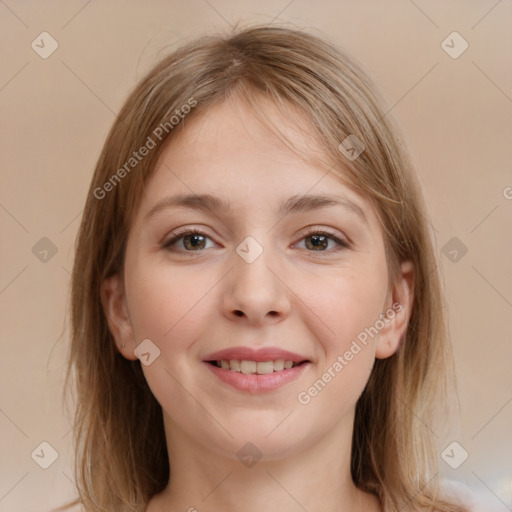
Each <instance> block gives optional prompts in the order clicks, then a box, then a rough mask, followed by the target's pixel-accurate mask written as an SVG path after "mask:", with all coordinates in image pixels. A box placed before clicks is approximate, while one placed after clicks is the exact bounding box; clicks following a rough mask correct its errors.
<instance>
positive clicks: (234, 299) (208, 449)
mask: <svg viewBox="0 0 512 512" xmlns="http://www.w3.org/2000/svg"><path fill="white" fill-rule="evenodd" d="M281 129H282V131H283V132H284V133H286V134H287V135H288V136H289V137H291V138H292V140H293V141H294V142H295V144H296V145H297V147H306V148H307V147H311V146H312V143H311V141H312V138H311V135H310V134H308V133H307V130H305V129H304V127H303V126H302V127H301V129H300V130H297V129H294V128H293V126H292V125H290V124H288V125H285V124H284V122H283V123H281ZM327 171H328V169H327V170H326V169H320V168H318V167H315V166H313V165H311V164H308V163H306V162H305V161H303V160H302V159H300V158H299V157H298V156H297V155H296V154H294V153H293V152H292V151H290V149H289V148H287V147H286V146H285V145H284V144H283V143H282V142H281V141H280V140H279V139H278V138H277V137H276V136H275V135H274V134H272V133H271V132H270V131H269V130H268V128H266V127H265V126H263V125H262V124H260V123H259V122H258V121H257V120H256V119H255V118H254V115H253V114H252V113H251V112H250V111H249V110H248V109H247V107H245V106H244V105H243V104H242V103H238V102H233V103H229V102H226V103H221V104H220V105H217V106H215V107H213V108H210V109H209V110H207V111H206V112H205V113H204V114H203V115H201V116H200V117H196V118H193V119H191V120H187V124H186V129H185V130H184V131H183V132H180V133H178V134H177V136H176V137H175V138H173V139H172V140H171V142H170V144H169V145H168V147H167V148H166V149H165V151H164V153H163V155H162V158H161V159H160V162H159V164H158V166H157V168H156V170H155V172H154V174H153V175H152V177H151V178H150V179H149V181H148V185H147V188H146V190H145V192H144V196H143V200H142V203H141V205H140V208H139V210H138V212H137V213H136V215H135V217H134V221H133V223H132V226H131V230H130V233H129V237H128V243H127V248H126V260H125V268H124V274H123V275H122V276H113V277H111V278H109V279H108V280H106V281H105V282H104V284H103V287H102V301H103V306H104V309H105V312H106V315H107V317H108V321H109V327H110V330H111V332H112V334H113V336H114V338H115V342H116V345H117V347H118V349H119V351H120V352H121V353H122V354H123V355H124V357H126V358H128V359H131V360H134V359H136V356H135V355H134V349H135V348H136V347H137V345H139V344H140V343H141V342H142V340H145V339H150V340H151V341H152V342H153V343H154V344H155V345H156V346H157V347H158V348H159V350H160V356H159V357H158V358H156V359H155V361H154V362H153V363H152V364H150V365H148V366H144V365H143V366H142V367H143V370H144V374H145V377H146V379H147V382H148V384H149V386H150V388H151V390H152V392H153V394H154V396H155V397H156V399H157V400H158V401H159V403H160V404H161V406H162V408H163V414H164V424H165V430H166V439H167V446H168V451H169V456H170V465H171V479H170V482H169V484H168V486H167V487H166V489H165V490H164V491H163V492H162V493H160V494H159V495H157V496H155V497H153V498H152V499H151V501H150V503H149V505H148V508H147V510H148V511H149V512H160V511H187V510H189V511H193V510H198V511H201V512H203V511H204V512H209V511H232V510H239V509H240V508H241V506H242V508H243V510H245V511H247V512H256V511H258V512H260V511H261V510H266V511H283V510H285V511H290V512H294V511H297V512H299V511H301V512H302V511H303V510H304V509H306V510H308V511H309V512H315V511H322V512H335V511H336V512H339V511H340V510H344V511H347V512H348V511H354V512H356V511H365V512H375V511H381V510H382V508H381V505H380V503H379V501H378V499H377V498H376V497H375V496H373V495H371V494H369V493H365V492H363V491H360V490H359V489H357V488H356V487H355V486H354V484H353V482H352V480H351V477H350V450H351V439H352V431H353V421H354V412H355V406H356V402H357V399H358V398H359V396H360V394H361V393H362V391H363V389H364V386H365V384H366V382H367V380H368V377H369V375H370V372H371V369H372V367H373V364H374V362H375V358H386V357H390V356H391V355H393V353H394V352H395V351H396V349H397V348H398V346H399V343H400V339H401V337H402V335H403V333H404V332H405V329H406V326H407V321H408V318H409V316H410V307H411V304H412V287H413V269H412V266H411V264H410V263H409V262H405V263H403V264H402V267H401V275H400V276H399V278H398V279H397V281H396V283H395V284H394V285H392V286H390V284H389V276H388V268H387V264H386V258H385V251H384V239H383V233H382V229H381V227H380V224H379V220H378V218H377V215H376V213H375V211H374V209H373V208H372V206H371V204H370V202H369V200H367V199H366V198H364V197H362V196H360V195H358V194H356V193H355V192H354V191H353V190H351V189H350V188H348V187H347V186H346V185H343V184H342V183H341V182H340V181H339V179H337V177H336V176H335V175H334V174H333V173H332V172H327ZM191 192H193V193H195V194H211V195H215V196H218V197H220V198H222V199H224V200H226V201H229V202H230V203H231V208H232V211H231V213H220V212H218V213H215V214H214V213H212V212H209V211H206V212H203V211H200V210H198V209H185V208H169V209H163V210H161V211H159V212H158V213H156V214H154V215H152V216H150V217H149V219H145V216H146V215H147V214H148V212H149V211H150V210H151V209H152V208H153V206H154V205H155V204H156V203H157V202H159V201H160V200H161V199H162V198H164V197H167V196H171V195H174V194H178V193H191ZM304 194H330V195H332V194H336V195H339V196H343V197H344V198H346V199H348V200H350V201H351V202H353V203H355V204H356V205H358V206H359V207H360V208H361V209H362V210H363V212H364V214H365V217H366V221H364V220H363V219H361V218H360V217H359V216H358V215H357V214H356V213H354V211H352V210H350V209H348V208H346V207H343V206H331V207H324V208H321V209H318V210H313V211H306V212H300V213H292V214H289V215H286V216H284V217H283V216H282V215H281V216H280V215H278V214H277V212H276V210H277V207H278V206H279V204H280V203H281V202H282V201H284V200H286V199H288V198H289V197H290V196H294V195H298V196H302V195H304ZM308 226H309V227H311V228H318V229H320V230H322V229H323V230H325V229H328V230H329V231H333V232H334V234H335V236H336V237H338V238H339V239H341V240H346V241H349V242H350V245H349V247H348V248H345V247H342V246H340V245H339V244H338V243H336V242H335V241H334V240H332V239H330V240H329V241H328V246H327V247H323V246H322V248H321V249H320V250H318V249H317V250H315V248H314V247H312V246H313V244H312V239H311V235H310V236H309V237H305V229H304V228H305V227H308ZM178 228H180V229H183V228H191V229H192V228H199V229H201V230H202V231H205V232H206V234H207V236H208V237H207V238H205V239H200V240H199V243H198V246H199V249H194V248H193V247H194V246H193V245H192V242H193V241H191V240H190V239H189V240H188V242H189V243H188V245H184V242H186V240H184V239H183V238H181V239H178V240H177V241H176V242H175V243H174V245H173V249H174V250H173V251H172V250H170V249H169V248H167V249H166V248H163V247H162V246H163V245H164V243H165V242H167V241H169V240H170V239H171V238H172V236H171V235H172V234H173V233H175V232H177V230H178ZM247 236H251V237H253V238H254V239H255V240H256V241H257V242H258V243H259V245H260V246H261V247H262V248H263V252H262V254H261V255H260V256H259V257H258V258H257V259H256V260H255V261H253V262H252V263H247V262H246V261H245V260H244V259H242V258H241V257H240V256H239V255H238V253H237V252H236V250H235V249H236V248H237V246H238V245H239V244H240V243H241V242H242V241H243V240H244V239H245V238H246V237H247ZM196 245H197V244H196ZM320 245H321V244H320ZM191 247H192V248H191ZM337 249H338V250H337ZM393 303H400V304H401V306H402V310H401V311H400V312H399V313H397V314H396V315H394V318H392V319H390V320H389V321H388V322H387V323H386V324H385V327H384V328H383V329H381V330H380V331H379V334H378V335H377V336H375V337H373V338H371V337H370V338H369V339H368V343H367V345H366V346H364V345H361V344H360V345H361V347H362V350H360V351H359V352H358V353H357V355H355V356H354V357H353V359H352V360H351V361H350V362H348V364H347V365H346V366H345V367H344V368H343V370H342V371H341V372H338V373H336V374H335V375H336V376H335V377H334V378H332V379H331V380H330V382H329V383H328V384H327V385H326V386H325V387H324V388H323V389H322V391H321V392H319V393H318V394H317V395H316V396H314V397H312V398H311V400H310V402H309V403H308V404H306V405H304V404H302V403H300V402H299V401H298V398H297V397H298V395H299V393H300V392H303V391H307V390H308V388H310V387H311V385H312V384H313V383H314V382H315V381H317V380H318V379H320V378H321V377H322V374H324V372H325V371H326V370H327V369H328V368H329V367H332V365H333V363H334V362H335V361H336V360H337V358H338V356H340V355H343V354H344V353H345V352H346V351H347V350H348V349H349V348H350V346H351V344H352V342H353V340H355V339H356V337H357V335H358V334H359V333H361V332H362V331H364V329H365V328H367V327H370V326H373V325H375V322H376V320H378V319H379V318H380V317H379V315H380V314H381V313H385V312H386V311H387V310H388V309H389V308H391V307H392V304H393ZM237 311H238V312H242V314H241V313H238V314H237ZM240 345H242V346H252V347H261V346H277V347H279V348H283V349H285V350H289V351H292V352H296V353H298V354H301V355H303V356H305V357H306V358H307V359H309V360H310V361H311V364H310V365H309V366H308V367H307V368H306V370H305V371H304V372H303V373H302V374H301V375H300V377H299V378H298V379H295V380H294V381H292V382H289V383H287V384H286V385H285V386H283V387H281V388H280V389H277V390H274V391H271V392H265V393H260V394H254V393H253V394H251V393H247V392H242V391H238V390H236V389H234V388H231V387H229V386H227V385H226V384H224V383H223V382H221V381H220V380H219V379H218V378H217V377H216V376H215V375H213V373H212V372H210V371H209V369H208V368H206V367H205V366H204V365H205V363H203V362H202V359H203V358H204V357H205V356H206V355H208V354H210V353H212V352H214V351H218V350H221V349H224V348H228V347H234V346H240ZM247 442H251V443H253V444H254V445H255V446H256V447H257V448H258V450H259V451H260V452H261V454H262V459H261V460H259V462H257V464H255V465H254V466H252V467H246V466H245V465H244V464H242V463H241V461H240V460H239V458H238V456H237V452H238V451H239V450H240V449H241V448H242V447H243V446H244V445H245V444H246V443H247Z"/></svg>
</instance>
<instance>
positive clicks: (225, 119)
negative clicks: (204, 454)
mask: <svg viewBox="0 0 512 512" xmlns="http://www.w3.org/2000/svg"><path fill="white" fill-rule="evenodd" d="M273 127H275V130H274V129H273ZM182 128H183V129H180V130H179V131H177V132H176V133H174V134H173V137H172V139H170V141H169V142H168V144H167V147H166V148H165V149H164V151H163V153H162V155H161V157H160V159H159V162H158V163H157V166H156V169H155V172H154V173H153V175H154V176H153V177H152V179H153V181H159V182H160V183H161V184H162V182H163V181H165V180H166V179H167V180H169V179H170V178H171V176H174V177H175V179H178V180H180V179H181V180H182V185H183V186H186V185H189V186H190V187H192V188H194V187H196V186H201V188H202V189H203V191H205V190H204V187H208V188H214V189H215V190H219V189H225V190H226V191H227V190H228V189H229V188H230V186H232V185H235V184H238V185H243V184H244V185H245V187H243V188H244V189H245V190H246V191H249V189H252V190H254V191H255V190H256V189H257V188H259V187H258V185H262V186H263V185H266V186H265V187H263V188H264V189H266V190H267V192H271V191H272V190H275V189H276V187H295V189H296V190H295V193H300V192H301V191H302V193H306V192H307V189H309V188H312V187H315V188H316V191H317V192H319V191H320V190H321V189H323V191H324V192H326V191H328V190H330V189H332V187H334V186H338V185H339V184H340V174H341V175H343V171H342V170H341V169H340V166H339V165H338V166H336V165H333V164H332V163H331V162H330V161H329V157H328V156H327V155H326V154H325V151H323V150H322V149H321V146H320V144H319V141H318V138H317V135H316V134H315V133H314V132H313V130H312V128H311V124H310V122H309V121H308V120H307V119H306V118H305V116H304V115H303V114H301V113H299V112H298V111H297V110H295V111H294V112H289V115H283V112H281V111H279V110H278V109H277V108H276V107H275V105H273V104H271V103H270V102H269V101H265V100H262V102H261V103H258V106H257V107H255V106H254V105H252V106H250V107H249V106H248V105H247V104H246V102H244V101H239V100H230V101H224V102H221V103H218V104H216V105H214V106H211V107H208V108H207V109H206V110H204V111H203V112H199V113H198V114H194V116H193V117H191V118H186V119H185V120H184V126H183V127H182ZM279 135H281V137H280V136H279ZM283 138H284V140H283ZM285 141H286V142H287V143H288V145H287V143H286V142H285ZM150 181H151V180H150ZM347 183H348V181H347ZM304 187H307V189H304ZM238 188H239V189H240V188H242V187H238ZM189 192H195V190H189ZM239 193H242V190H239Z"/></svg>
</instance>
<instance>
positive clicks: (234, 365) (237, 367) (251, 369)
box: [217, 359, 298, 375]
mask: <svg viewBox="0 0 512 512" xmlns="http://www.w3.org/2000/svg"><path fill="white" fill-rule="evenodd" d="M297 364H298V363H294V362H293V361H285V360H284V359H276V360H275V361H258V362H256V361H246V360H243V361H240V360H238V359H232V360H230V361H224V360H223V361H217V366H218V367H220V368H224V369H225V370H233V371H235V372H241V373H244V374H245V375H251V374H254V373H257V374H258V375H265V374H267V373H272V372H280V371H281V370H285V369H289V368H293V367H294V366H297Z"/></svg>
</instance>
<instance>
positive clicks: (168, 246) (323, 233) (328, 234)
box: [162, 229, 350, 253]
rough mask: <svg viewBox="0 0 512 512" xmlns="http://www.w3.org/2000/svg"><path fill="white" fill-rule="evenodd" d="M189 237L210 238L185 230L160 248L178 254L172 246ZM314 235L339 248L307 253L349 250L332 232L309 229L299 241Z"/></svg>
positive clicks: (199, 231) (192, 230)
mask: <svg viewBox="0 0 512 512" xmlns="http://www.w3.org/2000/svg"><path fill="white" fill-rule="evenodd" d="M189 235H201V236H203V237H206V238H210V236H209V235H208V234H207V233H205V232H204V231H201V230H200V229H187V230H185V231H182V232H180V233H176V234H175V235H174V236H173V237H172V238H171V239H170V240H168V241H167V242H165V243H164V244H163V245H162V248H163V249H166V250H168V251H170V252H180V251H176V250H174V249H172V248H171V247H172V245H174V244H175V243H176V242H177V241H178V240H180V239H181V238H184V237H186V236H189ZM314 235H320V236H324V237H326V238H329V239H331V240H334V241H335V242H336V243H337V244H339V246H338V247H336V248H335V249H330V250H325V251H308V252H319V253H332V252H338V251H340V250H343V249H349V248H350V244H349V243H348V242H347V241H345V240H341V239H340V238H338V237H337V236H336V234H335V233H332V232H330V231H327V230H322V229H320V230H319V229H311V230H309V231H308V232H306V233H304V234H303V236H302V238H301V239H300V240H299V241H302V240H304V239H305V238H308V237H311V236H314ZM306 251H307V249H306ZM183 252H186V253H194V252H202V251H201V250H197V251H187V250H184V251H183Z"/></svg>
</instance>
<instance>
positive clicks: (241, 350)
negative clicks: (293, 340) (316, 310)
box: [203, 347, 309, 371]
mask: <svg viewBox="0 0 512 512" xmlns="http://www.w3.org/2000/svg"><path fill="white" fill-rule="evenodd" d="M232 359H238V360H240V361H242V360H244V361H256V362H262V361H275V360H276V359H284V360H285V361H293V362H294V363H301V362H303V361H309V359H308V358H307V357H305V356H301V355H299V354H295V353H293V352H289V351H288V350H282V349H280V348H278V347H263V348H260V349H255V348H251V347H233V348H227V349H224V350H220V351H218V352H214V353H212V354H209V355H208V356H206V357H205V358H204V359H203V361H205V362H208V361H223V360H224V361H230V360H232ZM210 366H211V365H210ZM228 371H230V370H228ZM283 371H284V370H283Z"/></svg>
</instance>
